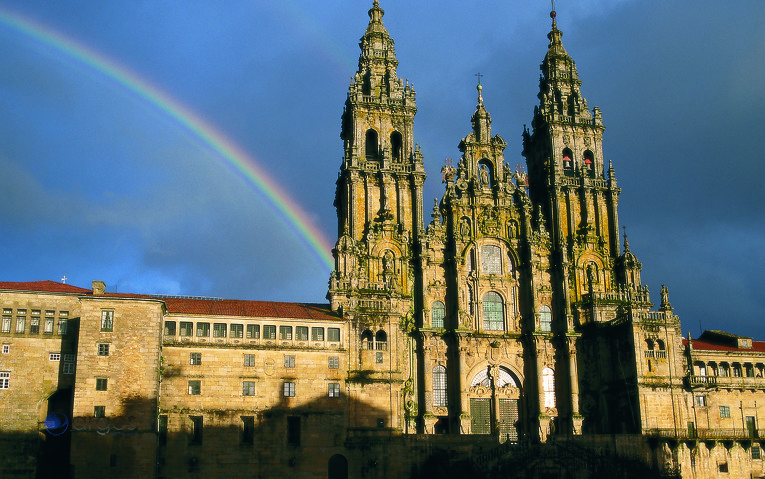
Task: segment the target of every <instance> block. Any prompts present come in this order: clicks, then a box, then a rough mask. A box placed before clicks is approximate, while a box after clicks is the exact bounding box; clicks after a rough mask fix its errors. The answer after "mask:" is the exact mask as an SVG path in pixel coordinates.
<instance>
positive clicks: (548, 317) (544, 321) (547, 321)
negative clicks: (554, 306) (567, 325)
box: [539, 305, 552, 331]
mask: <svg viewBox="0 0 765 479" xmlns="http://www.w3.org/2000/svg"><path fill="white" fill-rule="evenodd" d="M539 329H541V330H542V331H552V310H551V309H550V307H549V306H547V305H543V306H540V307H539Z"/></svg>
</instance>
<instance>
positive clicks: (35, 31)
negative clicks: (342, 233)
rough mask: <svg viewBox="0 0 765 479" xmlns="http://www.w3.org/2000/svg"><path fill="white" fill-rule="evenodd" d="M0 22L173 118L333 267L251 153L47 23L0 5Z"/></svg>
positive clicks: (315, 235)
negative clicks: (255, 191)
mask: <svg viewBox="0 0 765 479" xmlns="http://www.w3.org/2000/svg"><path fill="white" fill-rule="evenodd" d="M0 24H4V25H6V26H7V27H10V28H12V29H14V30H16V31H18V32H21V33H22V34H24V35H27V36H29V37H31V38H33V39H35V40H37V41H39V42H41V43H43V44H45V45H48V46H50V47H53V48H54V49H55V50H57V51H60V52H62V53H65V54H66V55H67V56H69V57H71V58H73V59H75V60H77V61H78V62H80V63H82V64H84V65H86V66H88V67H89V68H92V69H93V70H95V71H97V72H99V73H101V74H102V75H104V76H106V77H107V78H109V79H111V80H114V81H115V82H117V83H118V84H119V85H122V86H123V87H124V88H126V89H127V90H128V91H129V92H131V93H133V94H135V95H137V96H138V97H140V98H142V99H144V100H145V101H147V102H148V103H149V104H151V105H152V106H154V107H156V108H157V109H158V110H159V111H161V112H162V113H163V114H165V115H167V116H168V117H170V118H171V119H173V120H174V121H175V122H176V123H178V124H179V125H180V126H181V127H182V128H183V129H185V130H186V131H188V132H189V133H190V134H191V136H192V137H193V138H195V139H197V140H198V141H200V142H201V143H202V144H204V145H205V146H206V147H208V148H210V149H212V150H213V151H214V152H215V153H216V155H217V156H218V157H220V158H221V160H223V161H224V162H225V163H226V164H227V165H228V166H229V167H231V168H233V169H234V170H235V171H236V172H238V173H239V174H241V175H243V176H244V178H245V181H246V182H248V183H249V184H251V185H252V186H254V187H255V188H256V190H257V191H258V192H259V193H260V194H261V196H262V197H263V198H264V199H265V201H266V202H267V203H268V204H269V205H271V206H272V207H273V208H274V209H275V210H276V211H277V212H278V213H279V214H280V215H281V216H282V217H283V219H284V221H285V223H286V224H287V226H288V227H289V228H290V229H291V230H292V231H293V232H294V233H295V234H296V236H297V237H298V238H299V239H300V240H301V241H302V242H304V243H305V245H306V246H307V247H308V248H309V250H310V251H311V252H312V253H313V254H314V255H315V256H316V258H317V259H318V261H319V262H320V263H321V264H323V265H324V266H326V267H327V268H329V270H332V269H333V268H334V261H333V259H332V256H331V255H330V251H331V249H332V246H331V243H330V242H329V240H328V239H327V238H326V237H325V236H324V234H323V233H322V232H321V231H320V230H319V229H318V228H317V227H316V226H315V225H314V224H313V222H312V221H311V220H310V219H309V218H308V216H307V215H306V213H305V212H304V211H303V210H302V208H300V206H298V204H297V203H296V202H295V201H294V200H293V199H292V198H291V197H290V196H289V195H288V194H287V193H286V192H285V191H284V189H283V188H282V187H281V186H280V185H279V184H278V183H277V182H276V181H274V180H273V179H272V178H271V177H270V176H269V175H268V174H267V173H266V172H265V171H264V170H263V168H261V167H260V165H258V164H257V163H256V162H255V160H254V159H253V158H252V157H251V156H249V155H248V154H247V153H246V152H244V151H243V150H242V149H241V148H240V147H239V146H237V145H236V144H235V143H234V142H233V141H231V140H230V139H228V138H227V137H226V136H225V135H224V134H223V133H221V132H220V131H218V130H217V129H216V128H215V127H213V126H212V125H210V124H209V123H207V122H206V121H205V120H204V119H202V118H200V117H199V115H197V114H196V113H194V112H193V111H192V110H191V109H189V108H188V107H186V106H184V105H183V104H181V103H180V102H178V101H177V100H175V99H174V98H172V97H171V96H170V95H168V94H167V93H165V92H164V91H162V90H161V89H160V88H158V87H156V86H154V85H152V84H150V83H149V82H148V81H146V80H145V79H143V78H141V77H140V76H138V75H137V74H136V73H134V72H131V71H130V70H128V69H127V68H125V67H124V66H122V65H120V64H119V63H117V62H116V61H114V60H111V59H109V58H107V57H106V56H104V55H103V54H101V53H99V52H97V51H95V50H94V49H92V48H89V47H87V46H85V45H83V44H81V43H79V42H77V41H76V40H74V39H72V38H69V37H66V36H64V35H63V34H61V33H59V32H57V31H55V30H53V29H52V28H50V27H48V26H45V25H42V24H40V23H38V22H36V21H34V20H31V19H29V18H27V17H23V16H21V15H19V14H17V13H14V12H10V11H9V10H7V9H5V8H0Z"/></svg>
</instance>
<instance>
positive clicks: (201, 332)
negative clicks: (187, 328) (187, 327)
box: [197, 323, 210, 338]
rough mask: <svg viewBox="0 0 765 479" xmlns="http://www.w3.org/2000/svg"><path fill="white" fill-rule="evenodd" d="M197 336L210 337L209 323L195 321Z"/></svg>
mask: <svg viewBox="0 0 765 479" xmlns="http://www.w3.org/2000/svg"><path fill="white" fill-rule="evenodd" d="M197 337H200V338H209V337H210V323H197Z"/></svg>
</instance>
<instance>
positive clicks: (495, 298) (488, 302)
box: [483, 291, 505, 331]
mask: <svg viewBox="0 0 765 479" xmlns="http://www.w3.org/2000/svg"><path fill="white" fill-rule="evenodd" d="M483 329H485V330H487V331H504V329H505V308H504V304H502V296H500V295H499V293H496V292H494V291H489V292H488V293H486V294H485V295H484V297H483Z"/></svg>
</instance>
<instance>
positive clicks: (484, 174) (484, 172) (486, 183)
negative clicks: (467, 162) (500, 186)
mask: <svg viewBox="0 0 765 479" xmlns="http://www.w3.org/2000/svg"><path fill="white" fill-rule="evenodd" d="M478 177H479V179H480V180H481V187H482V188H489V187H491V181H490V180H491V179H490V175H489V168H487V167H486V165H481V168H480V169H479V170H478Z"/></svg>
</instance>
